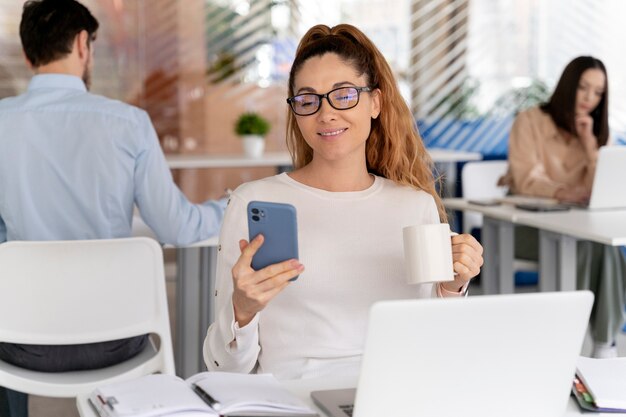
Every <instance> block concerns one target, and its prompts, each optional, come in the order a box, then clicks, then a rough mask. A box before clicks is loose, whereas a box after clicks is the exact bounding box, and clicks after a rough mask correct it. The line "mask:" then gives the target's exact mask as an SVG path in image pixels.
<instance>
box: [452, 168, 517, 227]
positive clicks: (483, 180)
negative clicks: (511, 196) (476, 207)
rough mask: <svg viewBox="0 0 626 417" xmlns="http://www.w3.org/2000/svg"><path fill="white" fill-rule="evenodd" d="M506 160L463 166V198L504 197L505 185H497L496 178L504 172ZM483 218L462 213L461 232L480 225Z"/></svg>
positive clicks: (473, 214)
mask: <svg viewBox="0 0 626 417" xmlns="http://www.w3.org/2000/svg"><path fill="white" fill-rule="evenodd" d="M507 166H508V164H507V162H506V161H476V162H468V163H466V164H465V165H464V166H463V171H462V172H461V182H462V184H463V198H466V199H475V200H479V199H489V198H498V197H504V196H505V195H506V193H507V187H499V186H498V179H499V178H500V177H501V176H502V175H504V174H505V173H506V170H507ZM482 224H483V218H482V215H481V214H477V213H467V212H465V213H463V232H464V233H469V232H470V231H471V230H472V228H474V227H481V226H482Z"/></svg>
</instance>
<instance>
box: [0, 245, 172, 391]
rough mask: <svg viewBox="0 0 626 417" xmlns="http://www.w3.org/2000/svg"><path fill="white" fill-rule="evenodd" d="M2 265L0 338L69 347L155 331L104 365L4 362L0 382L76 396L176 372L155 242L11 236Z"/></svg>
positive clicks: (1, 248) (0, 252)
mask: <svg viewBox="0 0 626 417" xmlns="http://www.w3.org/2000/svg"><path fill="white" fill-rule="evenodd" d="M0 271H1V273H0V317H3V318H4V320H0V342H10V343H23V344H38V345H47V344H51V345H52V344H53V345H66V344H82V343H93V342H103V341H109V340H117V339H122V338H127V337H131V336H137V335H142V334H151V338H150V339H151V340H150V341H151V343H149V344H148V346H147V347H146V348H145V349H144V350H143V351H142V352H141V353H140V354H139V355H137V356H135V357H134V358H131V359H129V360H127V361H125V362H122V363H119V364H116V365H113V366H109V367H106V368H101V369H95V370H85V371H74V372H61V373H49V372H37V371H31V370H27V369H24V368H20V367H16V366H14V365H11V364H9V363H6V362H4V361H0V386H4V387H7V388H11V389H13V390H16V391H21V392H25V393H29V394H36V395H42V396H48V397H76V396H77V395H79V394H83V393H90V392H91V391H93V390H94V389H95V388H96V387H98V386H102V385H105V384H109V383H113V382H117V381H122V380H126V379H131V378H135V377H138V376H141V375H146V374H150V373H155V372H161V373H167V374H172V375H173V374H174V357H173V351H172V340H171V335H170V327H169V326H170V324H169V317H168V309H167V296H166V291H165V276H164V271H163V252H162V250H161V247H160V246H159V245H158V244H157V243H156V242H155V241H154V240H152V239H149V238H144V237H140V238H128V239H109V240H83V241H79V240H75V241H49V242H21V241H13V242H8V243H4V244H0ZM156 337H158V340H155V338H156Z"/></svg>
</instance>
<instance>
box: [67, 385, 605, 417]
mask: <svg viewBox="0 0 626 417" xmlns="http://www.w3.org/2000/svg"><path fill="white" fill-rule="evenodd" d="M356 381H357V378H356V376H354V375H352V376H347V375H344V376H339V377H337V376H333V377H332V378H328V377H325V378H312V379H300V380H293V381H284V382H283V386H284V387H285V388H287V389H288V390H289V391H291V392H292V393H293V394H295V395H296V396H297V397H298V398H300V399H302V400H303V401H304V402H305V403H306V404H307V405H309V407H311V408H313V409H314V410H317V411H318V412H319V413H320V416H325V414H324V413H322V412H321V411H320V410H319V409H318V408H317V407H316V406H315V405H314V404H313V401H312V400H311V396H310V393H311V391H315V390H323V389H340V388H353V387H355V386H356ZM88 398H89V395H86V394H83V395H80V396H78V398H76V405H77V408H78V412H79V413H80V415H81V416H82V417H98V414H97V413H96V412H95V411H94V409H93V408H92V407H91V405H90V404H89V402H88ZM582 415H583V413H582V412H581V411H580V409H579V408H578V405H576V402H575V400H574V399H573V398H572V397H570V400H569V402H568V404H567V409H566V411H565V413H564V414H563V417H579V416H582ZM584 415H589V414H584ZM608 416H615V414H606V413H593V417H608ZM557 417H558V416H557Z"/></svg>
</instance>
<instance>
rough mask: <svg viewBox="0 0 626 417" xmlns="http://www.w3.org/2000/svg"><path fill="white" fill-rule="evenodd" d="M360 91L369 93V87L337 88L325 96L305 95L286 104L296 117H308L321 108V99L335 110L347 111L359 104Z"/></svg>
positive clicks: (289, 100)
mask: <svg viewBox="0 0 626 417" xmlns="http://www.w3.org/2000/svg"><path fill="white" fill-rule="evenodd" d="M361 91H365V92H370V91H372V89H371V88H370V87H339V88H335V89H334V90H330V91H329V92H328V93H326V94H315V93H305V94H298V95H297V96H293V97H289V98H288V99H287V103H289V106H291V110H292V111H293V112H294V113H295V114H297V115H298V116H310V115H312V114H315V113H317V112H318V110H319V109H320V108H321V107H322V99H323V98H324V97H326V100H328V103H329V104H330V105H331V106H332V107H333V108H334V109H337V110H348V109H351V108H353V107H356V105H357V104H359V98H360V95H361Z"/></svg>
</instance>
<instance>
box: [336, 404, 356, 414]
mask: <svg viewBox="0 0 626 417" xmlns="http://www.w3.org/2000/svg"><path fill="white" fill-rule="evenodd" d="M339 408H341V410H342V411H343V412H344V413H346V415H347V416H348V417H352V411H353V410H354V405H353V404H350V405H340V406H339Z"/></svg>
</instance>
